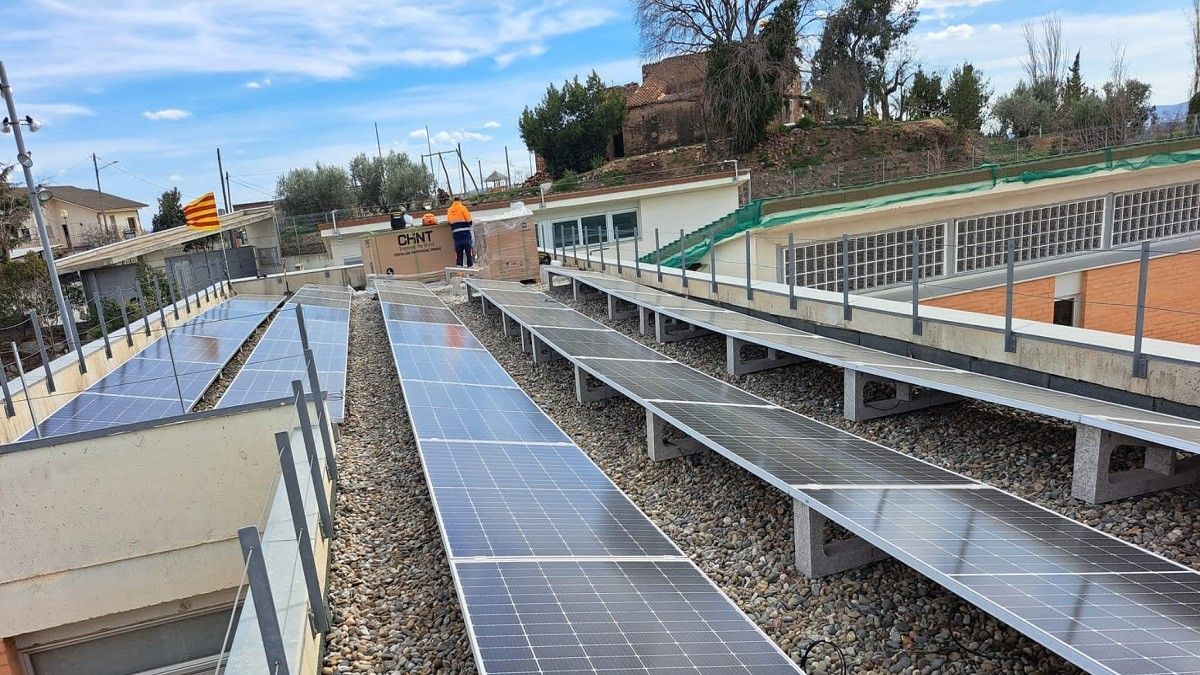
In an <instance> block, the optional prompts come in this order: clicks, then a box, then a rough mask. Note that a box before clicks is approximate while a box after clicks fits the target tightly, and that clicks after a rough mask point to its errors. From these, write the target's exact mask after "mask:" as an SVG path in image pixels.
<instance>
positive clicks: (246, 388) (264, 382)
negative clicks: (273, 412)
mask: <svg viewBox="0 0 1200 675" xmlns="http://www.w3.org/2000/svg"><path fill="white" fill-rule="evenodd" d="M352 298H353V292H352V291H351V290H350V289H349V288H346V287H338V286H318V285H313V284H309V285H306V286H303V287H301V288H300V290H298V291H296V293H295V294H294V295H292V297H291V298H289V299H288V301H287V303H286V304H285V305H284V306H283V309H281V310H280V311H279V313H278V314H277V315H276V316H275V318H274V319H273V320H272V321H271V325H270V326H269V327H267V330H266V332H265V333H263V335H262V337H261V338H260V339H259V341H258V344H257V345H255V347H254V351H253V352H251V354H250V356H249V357H247V358H246V362H245V363H243V364H242V368H241V370H240V371H238V374H237V376H236V377H234V379H233V382H231V383H229V386H228V387H227V388H226V390H225V393H224V395H222V397H221V400H220V401H219V402H218V403H217V407H218V408H227V407H230V406H235V405H242V404H246V403H257V402H260V401H269V400H272V399H277V398H284V397H287V396H291V395H292V392H293V390H292V382H294V381H295V380H300V381H301V382H302V383H303V385H304V390H305V391H306V392H308V391H309V390H310V388H311V387H310V386H309V375H308V364H307V362H306V361H305V358H304V350H303V343H302V341H301V339H300V323H299V321H298V319H297V316H296V307H297V306H300V307H301V308H302V309H301V312H302V313H303V315H304V328H305V334H306V335H307V337H308V345H309V349H310V350H311V351H312V358H313V365H314V369H315V370H316V371H317V381H318V382H319V383H320V386H321V389H322V390H323V391H324V392H325V394H326V406H327V409H328V411H329V418H330V420H331V421H333V422H341V421H342V420H343V419H344V418H345V416H346V401H345V391H346V368H347V357H348V355H347V349H348V347H349V340H350V302H351V300H352Z"/></svg>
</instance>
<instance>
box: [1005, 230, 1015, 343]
mask: <svg viewBox="0 0 1200 675" xmlns="http://www.w3.org/2000/svg"><path fill="white" fill-rule="evenodd" d="M1004 264H1005V266H1006V267H1007V270H1006V274H1005V279H1004V351H1006V352H1015V351H1017V336H1016V335H1014V334H1013V282H1014V281H1015V278H1016V266H1017V250H1016V242H1015V241H1014V240H1012V239H1009V240H1008V241H1006V242H1004Z"/></svg>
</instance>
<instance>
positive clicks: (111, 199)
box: [47, 185, 149, 211]
mask: <svg viewBox="0 0 1200 675" xmlns="http://www.w3.org/2000/svg"><path fill="white" fill-rule="evenodd" d="M47 187H48V188H49V190H50V193H51V194H52V195H54V198H55V199H61V200H62V201H64V202H70V203H72V204H75V205H77V206H82V207H84V208H86V209H91V210H93V211H114V210H119V209H140V208H142V207H143V206H149V204H143V203H141V202H135V201H133V200H132V199H125V198H124V197H118V196H116V195H110V194H108V193H107V192H99V191H97V190H89V189H87V188H80V187H75V186H74V185H50V186H47Z"/></svg>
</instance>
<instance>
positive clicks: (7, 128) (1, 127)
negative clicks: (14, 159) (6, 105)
mask: <svg viewBox="0 0 1200 675" xmlns="http://www.w3.org/2000/svg"><path fill="white" fill-rule="evenodd" d="M0 133H4V134H11V133H12V122H9V121H8V118H7V117H5V118H4V121H3V122H0Z"/></svg>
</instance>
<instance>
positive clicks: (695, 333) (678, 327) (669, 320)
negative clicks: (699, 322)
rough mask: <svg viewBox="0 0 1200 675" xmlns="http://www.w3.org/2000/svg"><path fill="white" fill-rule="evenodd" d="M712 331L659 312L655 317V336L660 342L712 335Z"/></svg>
mask: <svg viewBox="0 0 1200 675" xmlns="http://www.w3.org/2000/svg"><path fill="white" fill-rule="evenodd" d="M711 333H712V331H710V330H708V329H706V328H700V327H699V326H693V325H692V324H690V323H687V322H685V321H680V320H679V319H675V318H673V317H669V316H666V315H663V314H657V315H656V316H655V317H654V338H655V339H656V340H658V341H659V342H679V341H680V340H690V339H692V338H697V337H701V336H704V335H710V334H711Z"/></svg>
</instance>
